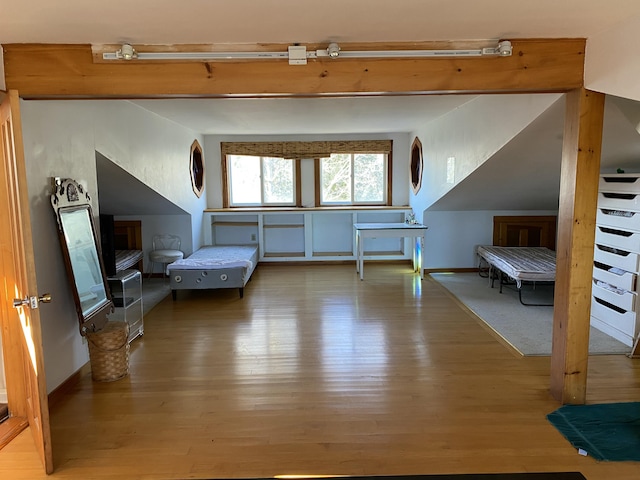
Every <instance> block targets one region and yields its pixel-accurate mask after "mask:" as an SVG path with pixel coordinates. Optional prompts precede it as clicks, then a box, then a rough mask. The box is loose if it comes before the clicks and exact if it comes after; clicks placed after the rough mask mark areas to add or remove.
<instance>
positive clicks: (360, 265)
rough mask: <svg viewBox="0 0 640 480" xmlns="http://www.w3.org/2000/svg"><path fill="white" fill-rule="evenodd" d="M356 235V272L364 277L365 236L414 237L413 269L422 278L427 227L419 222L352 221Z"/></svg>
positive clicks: (361, 277) (361, 278)
mask: <svg viewBox="0 0 640 480" xmlns="http://www.w3.org/2000/svg"><path fill="white" fill-rule="evenodd" d="M353 229H354V230H355V235H356V272H357V273H360V280H363V279H364V241H363V240H364V239H365V238H390V237H396V238H415V239H416V241H415V242H414V244H413V271H414V272H417V271H419V272H420V278H424V268H423V264H424V262H423V259H424V253H423V252H424V234H425V233H426V231H427V227H425V226H424V225H421V224H419V223H415V224H413V223H354V224H353Z"/></svg>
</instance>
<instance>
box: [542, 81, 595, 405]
mask: <svg viewBox="0 0 640 480" xmlns="http://www.w3.org/2000/svg"><path fill="white" fill-rule="evenodd" d="M566 102H567V106H566V114H565V127H564V143H563V147H562V169H561V175H560V205H559V210H558V247H557V250H556V252H557V253H556V255H557V258H556V262H557V270H556V292H555V307H554V311H553V348H552V353H551V393H552V395H553V396H554V397H555V398H556V399H557V400H559V401H561V402H562V403H563V404H566V403H571V404H583V403H585V400H586V387H587V363H588V355H589V326H590V313H591V283H592V281H591V279H592V270H593V246H594V238H595V219H596V207H597V198H598V179H599V175H600V150H601V146H602V124H603V116H604V94H601V93H596V92H591V91H588V90H585V89H584V88H581V89H576V90H572V91H570V92H568V93H567V95H566Z"/></svg>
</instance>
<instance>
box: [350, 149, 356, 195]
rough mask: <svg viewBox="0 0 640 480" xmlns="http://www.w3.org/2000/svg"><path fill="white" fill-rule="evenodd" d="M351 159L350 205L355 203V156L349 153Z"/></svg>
mask: <svg viewBox="0 0 640 480" xmlns="http://www.w3.org/2000/svg"><path fill="white" fill-rule="evenodd" d="M349 156H350V157H351V172H350V174H351V203H355V201H354V200H355V194H356V175H355V154H354V153H351V154H350V155H349Z"/></svg>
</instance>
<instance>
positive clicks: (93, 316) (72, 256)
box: [51, 178, 113, 335]
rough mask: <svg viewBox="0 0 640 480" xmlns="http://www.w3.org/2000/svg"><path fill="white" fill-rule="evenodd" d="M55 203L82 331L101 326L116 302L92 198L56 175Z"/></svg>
mask: <svg viewBox="0 0 640 480" xmlns="http://www.w3.org/2000/svg"><path fill="white" fill-rule="evenodd" d="M52 183H53V190H54V192H53V193H52V194H51V206H52V207H53V210H54V212H55V215H56V220H57V222H58V237H59V238H60V246H61V248H62V255H63V257H64V262H65V267H66V270H67V276H68V278H69V284H70V287H71V291H72V292H73V297H74V300H75V304H76V312H77V314H78V320H79V322H80V334H81V335H85V334H86V333H88V332H95V331H98V330H101V329H102V327H103V326H104V324H105V323H106V322H107V314H109V313H111V312H112V311H113V302H112V301H111V293H110V291H109V286H108V283H107V277H106V274H105V269H104V265H103V262H102V255H101V254H100V244H99V243H98V239H97V236H96V230H95V225H94V222H93V213H92V210H91V198H90V197H89V194H88V193H87V192H85V190H84V188H83V187H82V185H79V184H78V183H77V182H75V181H74V180H71V179H69V178H65V179H60V178H54V179H53V182H52Z"/></svg>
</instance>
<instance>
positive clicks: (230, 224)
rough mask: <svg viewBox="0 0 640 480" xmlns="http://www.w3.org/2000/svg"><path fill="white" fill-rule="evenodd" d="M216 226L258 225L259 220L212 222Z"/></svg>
mask: <svg viewBox="0 0 640 480" xmlns="http://www.w3.org/2000/svg"><path fill="white" fill-rule="evenodd" d="M211 225H213V226H214V227H257V226H258V222H211Z"/></svg>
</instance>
